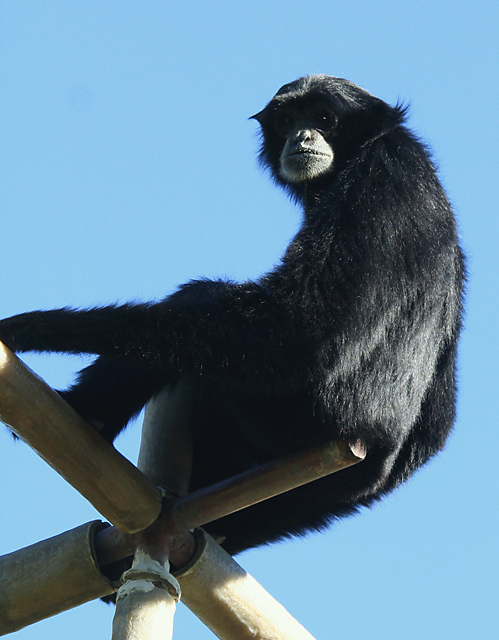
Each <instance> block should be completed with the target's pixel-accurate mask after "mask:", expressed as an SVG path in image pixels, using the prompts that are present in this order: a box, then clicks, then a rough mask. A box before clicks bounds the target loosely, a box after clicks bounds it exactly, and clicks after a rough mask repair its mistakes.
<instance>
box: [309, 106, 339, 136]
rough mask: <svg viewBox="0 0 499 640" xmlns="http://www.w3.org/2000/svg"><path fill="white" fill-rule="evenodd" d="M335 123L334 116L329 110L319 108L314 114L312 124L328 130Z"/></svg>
mask: <svg viewBox="0 0 499 640" xmlns="http://www.w3.org/2000/svg"><path fill="white" fill-rule="evenodd" d="M335 123H336V118H335V117H334V115H333V114H332V113H331V112H330V111H326V109H321V110H320V111H317V113H316V114H315V115H314V124H315V125H316V126H317V128H318V129H320V130H321V131H330V130H331V129H332V128H333V127H334V125H335Z"/></svg>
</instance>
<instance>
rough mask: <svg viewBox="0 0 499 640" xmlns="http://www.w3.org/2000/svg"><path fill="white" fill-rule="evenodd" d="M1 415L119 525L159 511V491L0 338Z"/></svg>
mask: <svg viewBox="0 0 499 640" xmlns="http://www.w3.org/2000/svg"><path fill="white" fill-rule="evenodd" d="M0 420H2V422H4V423H5V424H7V425H8V426H9V427H10V428H11V429H12V430H13V431H14V432H15V433H16V434H17V435H18V436H19V437H20V438H22V439H23V440H24V441H25V442H26V443H27V444H28V445H29V446H30V447H32V448H33V449H34V450H35V451H36V452H37V453H38V454H39V455H40V456H41V457H42V458H43V459H44V460H45V461H46V462H48V464H50V465H51V466H52V467H53V468H54V469H55V470H56V471H57V472H58V473H60V474H61V475H62V477H63V478H64V479H65V480H67V481H68V482H69V483H70V484H71V485H72V486H73V487H74V488H75V489H76V490H77V491H79V492H80V493H81V494H82V495H83V496H85V498H87V500H88V501H89V502H91V503H92V504H93V506H94V507H95V508H96V509H97V510H98V511H99V512H100V513H101V514H102V515H103V516H104V517H105V518H107V519H108V520H109V521H110V522H112V523H113V524H114V525H115V526H116V527H118V528H119V529H121V530H122V531H126V532H135V531H141V530H142V529H145V528H146V527H147V526H148V525H150V524H151V523H152V522H154V521H155V520H156V518H157V517H158V515H159V513H160V510H161V499H162V494H161V491H160V490H159V489H158V488H157V487H156V486H155V485H154V484H153V483H151V482H150V481H149V480H148V479H147V478H146V477H145V476H144V474H142V473H141V472H140V471H139V470H138V469H137V468H136V467H134V465H133V464H132V463H131V462H129V461H128V460H127V459H126V458H124V457H123V456H122V455H121V454H120V453H119V452H118V451H116V449H114V447H113V446H112V445H110V444H109V443H108V442H106V441H105V440H104V439H103V438H102V437H101V436H100V435H99V433H98V432H97V430H96V429H94V428H92V427H91V426H90V425H88V424H87V423H86V422H85V420H83V418H81V416H79V415H78V414H77V413H76V412H75V411H74V410H73V409H72V408H71V407H70V406H69V405H68V404H67V403H66V402H65V401H64V400H63V399H62V398H61V397H60V396H59V395H58V394H57V393H56V392H55V391H54V390H53V389H51V388H50V387H49V386H48V385H47V384H46V383H45V382H44V381H43V380H42V379H41V378H39V377H38V376H36V374H34V373H33V372H32V371H31V370H30V369H29V368H28V367H26V366H25V365H24V364H23V363H22V362H21V361H20V360H19V359H18V358H17V357H16V356H15V355H14V354H13V353H12V352H11V351H10V350H9V349H7V347H6V346H5V345H3V344H2V343H1V342H0Z"/></svg>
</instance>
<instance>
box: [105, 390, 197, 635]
mask: <svg viewBox="0 0 499 640" xmlns="http://www.w3.org/2000/svg"><path fill="white" fill-rule="evenodd" d="M189 397H190V391H189V388H188V387H187V386H185V385H182V384H179V385H178V386H177V388H176V389H175V390H174V391H173V390H170V389H168V388H165V389H163V391H162V392H161V393H160V394H158V395H157V396H156V397H155V398H154V399H153V400H151V401H149V402H148V404H147V407H146V412H145V416H144V422H143V425H142V439H141V444H140V452H139V460H138V467H139V469H141V470H142V471H143V472H144V473H146V474H147V475H148V476H149V477H150V478H151V479H153V480H154V482H156V483H157V484H159V485H161V486H162V487H163V488H164V489H165V491H167V492H172V491H173V492H178V493H186V492H187V489H188V486H189V478H190V474H191V461H192V455H191V449H192V448H191V444H190V428H189V426H190V425H189V420H190V416H189V410H188V407H189V406H190V402H189ZM136 539H137V549H136V551H135V554H134V559H133V564H132V568H131V569H129V570H128V571H126V572H125V573H124V574H123V576H122V581H123V584H122V586H121V587H120V588H119V589H118V594H117V598H116V612H115V615H114V620H113V636H112V640H136V639H138V638H140V639H141V640H171V638H172V636H173V617H174V615H175V608H176V603H177V602H178V600H179V598H180V586H179V584H178V581H177V579H176V578H174V577H173V575H172V574H171V573H170V563H169V554H170V547H171V544H172V536H170V535H169V534H168V533H167V532H166V531H165V529H164V527H163V526H162V523H161V522H159V523H158V524H157V525H155V526H152V527H150V528H149V529H148V530H147V531H144V532H142V533H141V534H139V535H137V536H136Z"/></svg>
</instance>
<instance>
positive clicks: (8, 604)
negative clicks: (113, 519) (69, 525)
mask: <svg viewBox="0 0 499 640" xmlns="http://www.w3.org/2000/svg"><path fill="white" fill-rule="evenodd" d="M103 526H104V525H103V524H102V523H101V522H100V521H95V522H89V523H87V524H84V525H81V526H80V527H77V528H76V529H72V530H71V531H66V532H65V533H62V534H60V535H58V536H55V537H53V538H49V539H48V540H43V541H42V542H38V543H36V544H33V545H31V546H29V547H26V548H24V549H20V550H19V551H16V552H14V553H9V554H8V555H5V556H2V557H0V635H4V634H6V633H12V632H13V631H18V630H19V629H22V628H23V627H26V626H27V625H29V624H33V623H34V622H38V621H39V620H43V619H44V618H49V617H50V616H53V615H55V614H57V613H60V612H61V611H66V610H67V609H71V608H73V607H77V606H78V605H80V604H83V603H84V602H88V601H89V600H93V599H94V598H98V597H100V596H104V595H107V594H110V593H113V591H114V590H115V588H116V587H115V586H113V585H112V584H111V582H110V581H108V580H107V579H106V578H104V576H103V575H102V573H101V572H100V570H99V567H98V566H97V562H96V559H95V550H94V545H93V541H94V535H95V532H96V531H97V530H98V529H99V528H101V527H103Z"/></svg>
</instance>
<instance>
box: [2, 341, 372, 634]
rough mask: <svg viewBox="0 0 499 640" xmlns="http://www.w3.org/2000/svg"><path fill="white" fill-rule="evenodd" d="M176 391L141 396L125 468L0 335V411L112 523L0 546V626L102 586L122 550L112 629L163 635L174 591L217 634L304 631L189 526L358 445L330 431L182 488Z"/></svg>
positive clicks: (331, 467) (299, 477)
mask: <svg viewBox="0 0 499 640" xmlns="http://www.w3.org/2000/svg"><path fill="white" fill-rule="evenodd" d="M186 393H189V391H188V390H187V389H185V388H183V387H182V386H180V387H178V388H177V389H176V391H175V393H171V392H168V391H165V392H163V393H162V394H160V395H159V396H158V398H157V399H155V400H154V401H152V402H150V403H149V405H148V407H147V409H146V416H145V420H144V426H143V435H142V441H141V449H140V453H139V461H138V467H139V468H137V467H135V466H134V465H132V464H131V463H130V462H129V461H128V460H126V459H125V458H124V457H123V456H122V455H121V454H120V453H119V452H117V451H116V450H115V449H114V447H112V446H111V445H110V444H108V443H107V442H105V441H104V440H103V439H102V438H101V436H100V435H99V434H98V432H97V431H96V430H95V429H94V428H92V427H91V426H90V425H88V424H87V423H86V422H85V421H84V420H83V419H82V418H81V417H80V416H79V415H78V414H77V413H76V412H75V411H74V410H73V409H72V408H71V407H70V406H69V405H68V404H67V403H65V402H64V401H63V400H62V398H61V397H60V396H59V395H58V394H57V393H56V392H55V391H53V390H52V389H51V388H50V387H49V386H48V385H46V384H45V382H43V380H41V379H40V378H39V377H37V376H36V375H35V374H34V373H33V372H32V371H30V370H29V369H28V368H27V367H26V366H25V365H24V364H23V363H21V361H20V360H19V359H18V358H17V357H16V356H15V355H14V354H12V353H11V352H10V351H9V350H8V349H7V348H6V347H5V346H4V345H2V343H0V419H1V420H2V421H3V422H4V423H6V424H7V425H9V426H10V427H11V428H12V430H13V431H14V432H15V433H16V434H17V435H18V436H19V437H21V438H22V439H23V440H24V441H25V442H26V443H27V444H29V445H30V446H31V447H32V448H33V449H35V451H36V452H37V453H38V454H39V455H40V456H41V457H42V458H43V459H44V460H45V461H46V462H47V463H48V464H50V465H51V466H52V467H53V468H54V469H55V470H56V471H57V472H58V473H60V474H61V475H62V476H63V477H64V478H65V479H66V480H67V481H68V482H69V483H70V484H71V485H72V486H74V487H75V488H76V489H77V490H78V491H79V492H80V493H81V494H82V495H83V496H85V497H86V498H87V499H88V500H89V502H91V503H92V504H93V505H94V506H95V508H96V509H97V510H98V511H99V512H100V513H101V514H102V515H103V516H104V518H106V519H107V520H108V521H109V522H110V523H111V524H112V525H113V526H108V525H107V524H103V523H100V522H96V523H88V524H87V525H83V526H82V527H78V528H77V529H75V530H72V531H69V532H66V533H63V534H61V535H60V536H56V537H55V538H52V539H49V540H47V541H43V542H40V543H37V544H35V545H32V546H31V547H27V548H26V549H21V550H19V551H17V552H15V553H12V554H8V555H7V556H3V557H1V558H0V635H3V634H5V633H11V632H13V631H16V630H18V629H21V628H23V627H24V626H26V625H28V624H32V623H33V622H36V621H38V620H41V619H43V618H45V617H49V616H51V615H55V614H56V613H58V612H60V611H63V610H66V609H68V608H71V607H74V606H78V605H79V604H82V603H83V602H87V601H89V600H92V599H94V598H97V597H101V596H104V595H108V594H110V593H112V592H114V591H115V590H116V586H117V584H116V582H115V581H113V579H112V578H110V577H109V571H108V570H109V568H110V567H112V566H113V563H115V562H117V561H120V560H123V559H124V558H127V557H128V556H131V555H134V564H133V566H132V569H131V570H130V571H129V572H128V576H127V574H125V584H124V586H122V587H121V588H120V590H119V591H118V601H117V610H116V615H115V620H114V626H113V640H128V639H129V638H132V637H140V638H144V640H156V638H160V637H161V638H162V639H165V638H167V637H171V630H172V627H173V613H174V610H175V602H176V600H178V598H179V597H180V591H181V592H182V596H181V597H182V601H183V602H184V603H185V604H186V605H187V606H188V607H189V608H190V609H191V610H192V611H193V612H194V613H195V614H196V615H197V616H198V617H199V618H200V619H201V620H202V621H203V622H204V623H205V624H206V625H207V626H208V627H209V628H210V629H211V630H212V631H213V632H214V633H215V634H216V635H217V636H218V637H219V638H223V639H225V640H236V639H237V640H246V638H247V639H248V640H249V639H250V638H255V637H258V638H260V639H261V640H277V639H278V638H284V637H285V638H288V639H289V640H313V639H312V636H310V634H309V633H308V632H307V631H306V630H305V629H304V628H303V627H302V626H301V625H300V624H299V623H298V622H296V620H294V618H292V616H290V614H289V613H288V612H287V611H286V610H285V609H284V608H283V607H282V606H281V605H280V604H279V603H277V602H276V601H275V600H274V599H273V598H272V597H271V596H270V595H269V594H268V593H267V592H266V591H265V590H264V589H263V588H262V587H261V586H260V585H259V584H258V583H257V582H256V581H255V580H254V579H253V578H251V576H249V575H248V574H247V573H246V572H245V571H244V570H243V569H242V568H241V567H240V566H239V565H238V564H237V563H236V562H235V561H234V560H233V559H232V558H231V557H230V556H229V555H228V554H227V553H225V552H224V551H223V550H222V549H221V548H220V546H219V545H217V544H216V542H214V541H213V540H212V539H211V538H209V536H206V535H205V534H204V533H203V532H202V531H197V532H196V533H195V535H193V534H192V533H189V531H190V530H191V529H194V528H195V527H199V526H201V525H203V524H205V523H207V522H210V521H212V520H215V519H217V518H220V517H222V516H223V515H227V514H229V513H232V512H234V511H237V510H239V509H241V508H245V507H247V506H249V505H251V504H255V503H256V502H259V501H261V500H264V499H266V498H269V497H271V496H273V495H277V494H278V493H282V492H283V491H287V490H289V489H292V488H294V487H297V486H300V485H302V484H305V483H307V482H310V481H312V480H315V479H317V478H320V477H322V476H325V475H328V474H330V473H333V472H335V471H339V470H341V469H343V468H346V467H348V466H351V465H352V464H356V463H358V462H360V461H361V460H363V458H364V455H365V453H364V451H363V450H362V448H361V447H359V448H355V447H349V446H347V445H346V444H345V443H342V442H333V443H330V444H329V445H327V446H325V447H322V448H317V449H314V450H312V451H308V452H306V453H304V454H300V455H293V456H288V457H287V458H284V459H279V460H276V461H273V462H271V463H268V464H266V465H263V466H262V467H260V468H258V469H255V470H252V471H249V472H246V473H244V474H241V475H240V476H236V477H234V478H231V479H229V480H227V481H224V482H221V483H218V484H217V485H214V486H211V487H207V488H206V489H203V490H200V491H196V492H193V493H191V494H187V487H188V482H189V475H190V463H191V459H190V444H189V428H188V421H189V416H188V415H187V414H186V413H185V406H188V402H187V403H186V397H185V394H186ZM160 487H163V488H160ZM165 488H166V489H167V490H168V492H170V494H171V493H174V494H175V495H176V497H167V495H165ZM169 561H172V562H173V563H174V564H175V565H176V566H177V567H181V569H180V571H179V572H178V576H177V577H175V576H172V574H171V573H170V571H169ZM69 564H71V572H70V574H69V572H68V571H67V567H68V566H69ZM177 580H178V581H177ZM137 625H139V627H137ZM140 625H142V626H140ZM168 630H169V631H168ZM165 631H166V632H167V633H166V635H165ZM168 633H169V635H168ZM134 634H135V635H134Z"/></svg>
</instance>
